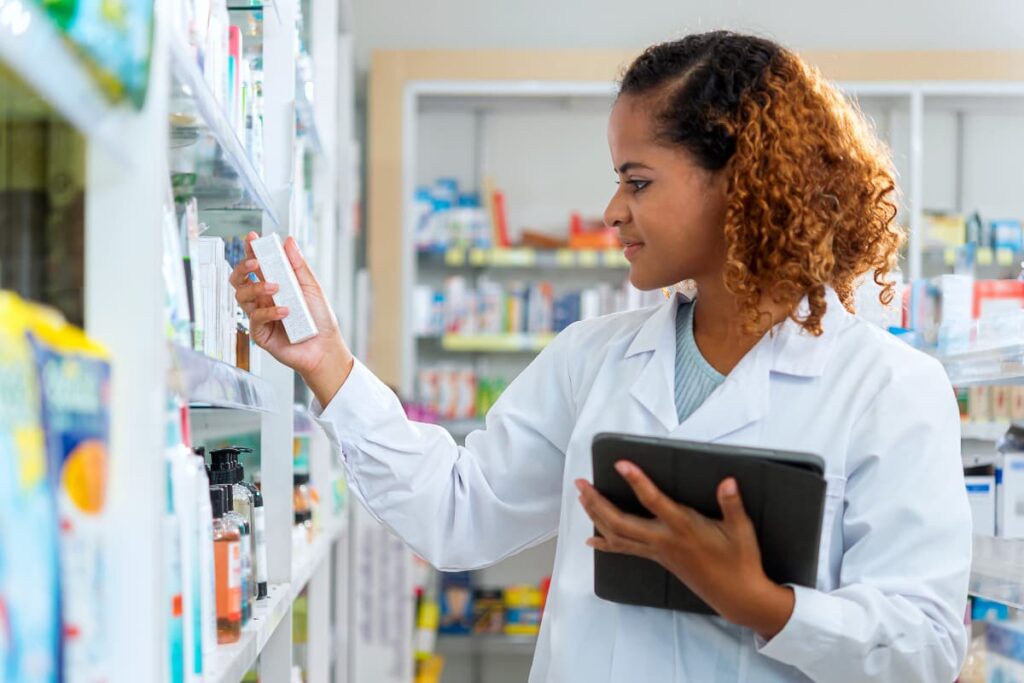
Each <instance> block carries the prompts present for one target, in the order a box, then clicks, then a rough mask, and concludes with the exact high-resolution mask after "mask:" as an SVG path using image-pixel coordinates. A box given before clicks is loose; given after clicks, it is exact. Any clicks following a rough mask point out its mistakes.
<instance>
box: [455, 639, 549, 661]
mask: <svg viewBox="0 0 1024 683" xmlns="http://www.w3.org/2000/svg"><path fill="white" fill-rule="evenodd" d="M536 649H537V637H536V636H509V635H504V634H494V635H490V634H473V635H464V636H459V635H439V636H438V637H437V651H438V652H439V653H440V654H443V655H448V656H450V657H459V656H462V657H466V656H485V657H493V656H501V655H505V656H517V657H532V656H533V653H534V651H535V650H536Z"/></svg>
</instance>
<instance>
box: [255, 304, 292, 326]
mask: <svg viewBox="0 0 1024 683" xmlns="http://www.w3.org/2000/svg"><path fill="white" fill-rule="evenodd" d="M287 317H288V309H287V308H285V307H283V306H271V307H270V308H257V309H256V310H254V311H253V312H252V313H250V314H249V324H250V325H252V327H253V328H256V327H259V326H261V325H269V324H270V323H273V322H277V321H279V320H284V319H285V318H287Z"/></svg>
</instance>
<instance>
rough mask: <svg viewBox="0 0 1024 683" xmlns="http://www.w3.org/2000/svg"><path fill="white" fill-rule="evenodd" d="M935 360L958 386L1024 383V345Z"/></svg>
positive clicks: (954, 354) (1015, 344) (955, 354)
mask: <svg viewBox="0 0 1024 683" xmlns="http://www.w3.org/2000/svg"><path fill="white" fill-rule="evenodd" d="M935 357H936V358H938V360H939V361H940V362H941V363H942V365H943V367H945V368H946V374H947V375H949V381H950V383H952V384H953V386H956V387H970V386H981V385H997V384H1021V383H1024V343H1014V344H1007V345H1005V346H995V347H991V348H985V349H978V350H973V351H966V352H964V353H950V354H936V356H935Z"/></svg>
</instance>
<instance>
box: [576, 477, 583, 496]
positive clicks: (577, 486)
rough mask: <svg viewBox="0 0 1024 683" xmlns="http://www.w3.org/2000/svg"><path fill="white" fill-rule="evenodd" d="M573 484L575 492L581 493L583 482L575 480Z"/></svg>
mask: <svg viewBox="0 0 1024 683" xmlns="http://www.w3.org/2000/svg"><path fill="white" fill-rule="evenodd" d="M575 484H576V490H577V491H579V492H580V493H583V480H582V479H577V480H576V482H575Z"/></svg>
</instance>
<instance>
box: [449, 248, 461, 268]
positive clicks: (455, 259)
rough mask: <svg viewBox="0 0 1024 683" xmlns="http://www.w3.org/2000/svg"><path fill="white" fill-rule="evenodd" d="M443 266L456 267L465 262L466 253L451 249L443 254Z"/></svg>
mask: <svg viewBox="0 0 1024 683" xmlns="http://www.w3.org/2000/svg"><path fill="white" fill-rule="evenodd" d="M444 262H445V265H449V266H454V267H458V266H461V265H462V264H463V263H465V262H466V252H465V250H463V249H459V248H458V247H453V248H452V249H449V250H448V251H446V252H445V253H444Z"/></svg>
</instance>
